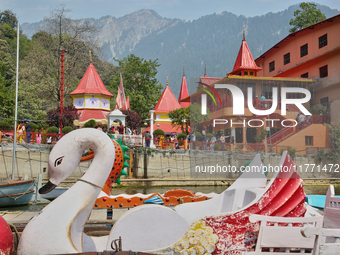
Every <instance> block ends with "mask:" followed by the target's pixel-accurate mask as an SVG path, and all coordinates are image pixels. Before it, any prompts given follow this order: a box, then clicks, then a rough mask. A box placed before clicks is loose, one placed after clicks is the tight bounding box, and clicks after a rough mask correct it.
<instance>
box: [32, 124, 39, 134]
mask: <svg viewBox="0 0 340 255" xmlns="http://www.w3.org/2000/svg"><path fill="white" fill-rule="evenodd" d="M31 128H32V132H39V127H38V125H37V124H35V123H33V122H31Z"/></svg>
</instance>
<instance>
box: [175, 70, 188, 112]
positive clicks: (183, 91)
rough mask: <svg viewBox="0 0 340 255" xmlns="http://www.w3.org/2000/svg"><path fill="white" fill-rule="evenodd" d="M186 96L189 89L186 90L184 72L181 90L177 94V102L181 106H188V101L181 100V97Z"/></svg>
mask: <svg viewBox="0 0 340 255" xmlns="http://www.w3.org/2000/svg"><path fill="white" fill-rule="evenodd" d="M188 96H189V91H188V86H187V81H186V79H185V74H183V78H182V84H181V90H180V92H179V96H178V102H179V104H180V105H181V107H188V106H189V105H190V102H181V100H182V99H184V98H186V97H188Z"/></svg>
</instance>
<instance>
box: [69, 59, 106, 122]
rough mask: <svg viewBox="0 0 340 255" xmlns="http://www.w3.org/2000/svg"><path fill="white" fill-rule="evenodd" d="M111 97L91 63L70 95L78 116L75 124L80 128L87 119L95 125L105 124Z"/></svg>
mask: <svg viewBox="0 0 340 255" xmlns="http://www.w3.org/2000/svg"><path fill="white" fill-rule="evenodd" d="M112 96H113V95H112V94H111V93H110V92H109V91H107V89H106V87H105V85H104V83H103V82H102V80H101V79H100V77H99V75H98V73H97V71H96V68H95V67H94V65H93V64H92V63H91V64H90V65H89V67H88V68H87V70H86V72H85V74H84V76H83V78H82V79H81V81H80V83H79V84H78V87H77V88H76V89H75V90H74V91H72V92H71V93H70V97H71V98H72V101H73V105H74V106H75V107H76V108H77V112H78V114H79V120H78V122H77V123H75V124H78V125H77V126H81V125H83V124H84V123H85V122H86V121H88V120H89V119H94V120H95V121H96V122H97V123H107V115H108V114H109V113H110V99H111V97H112Z"/></svg>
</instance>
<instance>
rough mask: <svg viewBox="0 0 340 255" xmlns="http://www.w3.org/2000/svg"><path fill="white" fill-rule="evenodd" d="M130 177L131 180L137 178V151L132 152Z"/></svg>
mask: <svg viewBox="0 0 340 255" xmlns="http://www.w3.org/2000/svg"><path fill="white" fill-rule="evenodd" d="M132 164H133V167H132V176H133V178H137V176H138V152H137V150H133V161H132Z"/></svg>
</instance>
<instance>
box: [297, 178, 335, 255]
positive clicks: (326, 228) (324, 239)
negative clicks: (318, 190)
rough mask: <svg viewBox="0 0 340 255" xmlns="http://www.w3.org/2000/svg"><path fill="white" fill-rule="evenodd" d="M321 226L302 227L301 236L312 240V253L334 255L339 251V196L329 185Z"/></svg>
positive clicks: (314, 254) (315, 254)
mask: <svg viewBox="0 0 340 255" xmlns="http://www.w3.org/2000/svg"><path fill="white" fill-rule="evenodd" d="M323 216H324V220H323V227H311V226H309V227H307V228H304V229H302V231H301V233H302V235H303V236H305V237H308V238H309V239H311V240H313V241H314V249H313V255H335V254H339V251H340V197H336V196H335V193H334V186H333V185H330V186H329V188H328V191H327V195H326V203H325V209H324V214H323Z"/></svg>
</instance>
